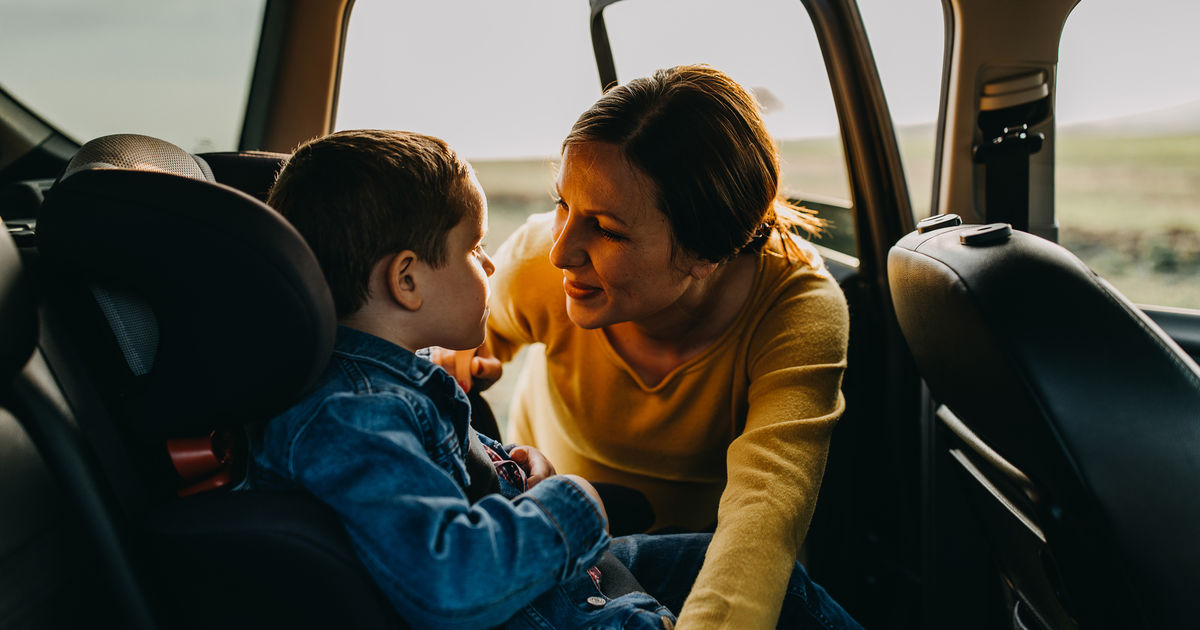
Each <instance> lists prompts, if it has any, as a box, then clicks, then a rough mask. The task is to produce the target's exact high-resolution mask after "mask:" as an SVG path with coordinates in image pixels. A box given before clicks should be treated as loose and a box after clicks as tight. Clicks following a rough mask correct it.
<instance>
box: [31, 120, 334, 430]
mask: <svg viewBox="0 0 1200 630" xmlns="http://www.w3.org/2000/svg"><path fill="white" fill-rule="evenodd" d="M210 180H211V173H210V172H208V169H207V166H206V165H205V164H204V162H203V161H202V160H197V159H196V158H194V157H193V156H190V155H189V154H188V153H186V152H185V151H183V150H182V149H180V148H178V147H175V146H174V145H171V144H169V143H166V142H163V141H161V140H157V139H154V138H148V137H146V136H132V135H121V136H108V137H104V138H99V139H97V140H93V141H92V142H89V143H87V144H86V145H84V147H83V148H81V149H80V151H79V155H77V156H76V158H75V159H74V160H72V162H71V166H70V167H69V168H68V169H67V172H66V173H65V174H64V176H63V177H62V179H61V180H60V181H59V182H58V183H57V184H55V186H54V187H53V188H52V189H51V190H50V191H49V192H48V193H47V194H46V201H45V204H44V205H43V206H42V209H41V213H40V215H39V217H38V229H37V231H38V247H39V254H40V259H41V261H43V263H44V264H45V267H46V269H47V271H49V272H50V273H53V274H56V275H57V279H58V281H60V282H69V283H75V284H77V285H78V286H79V287H81V288H82V289H83V290H84V291H87V292H90V293H91V294H92V295H93V296H94V297H95V298H96V300H97V302H98V303H99V307H100V311H102V312H103V315H104V317H105V318H106V319H107V322H108V324H109V326H110V328H111V330H112V332H113V336H114V338H115V339H116V342H117V344H118V345H119V346H120V350H121V354H122V355H123V356H124V357H125V360H126V362H127V364H128V365H127V367H128V369H129V370H130V371H131V372H132V373H133V374H135V375H137V376H138V379H139V386H138V387H137V388H136V389H134V391H132V392H131V393H130V394H129V395H128V396H127V397H126V399H125V401H124V405H123V407H124V414H123V415H124V416H125V418H124V421H125V422H126V423H128V424H130V426H131V428H132V429H133V430H135V431H137V432H139V433H140V434H142V435H145V436H149V437H174V436H180V435H192V434H197V433H202V432H205V431H207V430H209V429H211V428H213V427H216V426H231V425H237V424H241V423H246V422H250V421H254V420H257V419H263V418H266V417H270V416H272V415H274V414H276V413H278V412H279V411H282V410H283V409H285V408H286V407H287V406H288V405H290V404H291V403H292V402H294V401H295V400H296V399H297V398H298V397H299V396H300V395H301V394H302V393H303V392H304V391H305V390H306V389H307V388H308V387H309V386H311V384H312V383H313V382H315V380H316V378H317V377H318V376H320V374H321V372H322V371H323V370H324V368H325V365H326V363H327V361H328V359H329V356H330V354H331V352H332V349H333V341H334V335H335V330H336V317H335V314H334V308H333V300H332V297H331V296H330V293H329V288H328V286H327V285H326V283H325V279H324V276H323V275H322V273H321V269H320V267H319V266H318V264H317V261H316V259H315V257H314V256H313V254H312V251H311V250H310V249H309V248H308V246H307V244H306V243H305V242H304V239H303V238H302V237H301V236H300V234H299V233H298V232H297V231H296V230H295V229H294V228H293V227H292V226H291V225H290V224H289V223H288V222H287V221H286V220H285V219H284V218H283V217H282V216H280V215H279V214H278V213H277V212H275V211H274V210H272V209H271V208H269V207H267V206H266V205H265V204H263V203H262V202H260V201H258V200H256V199H254V198H252V197H250V196H248V195H246V194H244V193H242V192H239V191H237V190H235V189H233V188H230V187H228V186H224V185H222V184H218V183H215V182H213V181H210Z"/></svg>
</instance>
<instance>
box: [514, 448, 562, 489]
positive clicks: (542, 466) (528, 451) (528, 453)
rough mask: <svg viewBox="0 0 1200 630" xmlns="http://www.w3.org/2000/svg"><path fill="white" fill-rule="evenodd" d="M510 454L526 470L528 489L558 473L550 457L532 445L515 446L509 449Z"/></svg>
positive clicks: (526, 486) (526, 485)
mask: <svg viewBox="0 0 1200 630" xmlns="http://www.w3.org/2000/svg"><path fill="white" fill-rule="evenodd" d="M508 456H509V458H511V459H512V460H513V461H514V462H516V463H517V465H518V466H520V467H521V469H522V470H524V471H525V489H526V490H529V489H530V488H532V487H534V486H536V485H538V483H540V482H541V481H542V480H544V479H549V478H550V477H553V476H554V475H556V474H557V473H556V472H554V464H551V463H550V459H549V458H547V457H546V456H545V455H544V454H543V453H542V452H541V451H539V450H537V449H536V448H534V447H532V446H514V447H512V448H511V449H509V451H508Z"/></svg>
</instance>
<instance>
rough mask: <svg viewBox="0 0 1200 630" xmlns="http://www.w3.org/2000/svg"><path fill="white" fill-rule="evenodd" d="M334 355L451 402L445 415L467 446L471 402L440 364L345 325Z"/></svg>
mask: <svg viewBox="0 0 1200 630" xmlns="http://www.w3.org/2000/svg"><path fill="white" fill-rule="evenodd" d="M333 354H334V357H335V358H336V357H339V356H340V357H342V358H345V359H349V360H351V361H355V362H360V363H370V364H372V365H375V366H377V367H379V368H382V369H384V370H387V371H388V372H390V373H391V374H393V375H395V377H396V378H397V379H398V380H400V381H402V382H405V383H407V384H408V385H409V386H410V387H413V388H414V389H418V390H422V391H424V392H426V394H427V395H430V396H431V398H433V399H434V400H447V401H451V402H450V409H448V410H447V411H448V412H449V413H448V414H447V415H448V417H449V420H450V422H451V423H452V424H453V425H454V431H455V433H457V434H458V437H459V440H460V442H461V446H462V448H464V449H465V448H466V444H467V440H468V435H467V427H468V425H469V424H470V421H471V403H470V402H468V401H467V395H466V393H465V392H463V390H462V388H460V387H459V386H458V383H456V382H455V380H454V377H452V376H450V374H449V373H448V372H446V371H445V370H444V369H442V368H441V366H439V365H437V364H436V363H434V362H432V361H430V360H429V359H427V358H425V357H423V356H421V355H419V354H416V353H413V352H411V351H409V350H408V349H406V348H403V347H401V346H399V345H396V344H394V343H392V342H390V341H388V340H386V339H383V338H381V337H376V336H375V335H372V334H370V333H366V332H363V331H361V330H358V329H355V328H350V327H348V326H338V328H337V339H336V341H335V344H334V348H333ZM464 452H465V451H464Z"/></svg>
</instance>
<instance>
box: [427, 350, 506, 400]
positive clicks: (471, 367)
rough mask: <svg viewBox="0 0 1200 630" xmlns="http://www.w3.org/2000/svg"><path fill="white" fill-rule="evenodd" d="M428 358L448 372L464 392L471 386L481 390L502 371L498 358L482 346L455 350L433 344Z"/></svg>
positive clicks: (489, 384)
mask: <svg viewBox="0 0 1200 630" xmlns="http://www.w3.org/2000/svg"><path fill="white" fill-rule="evenodd" d="M429 359H430V360H431V361H433V362H434V363H436V364H438V365H440V366H442V368H443V369H445V370H446V371H447V372H449V373H450V375H451V376H453V377H454V380H456V381H458V385H459V387H462V388H463V391H464V392H470V391H471V388H472V387H474V388H475V389H478V390H479V391H483V390H485V389H487V388H489V387H491V386H492V384H493V383H495V382H496V381H498V380H500V375H501V374H503V373H504V367H503V364H501V363H500V359H497V358H496V357H493V356H492V355H491V353H490V352H488V351H487V349H486V348H484V347H483V346H480V347H478V348H475V349H473V350H459V351H457V352H456V351H454V350H447V349H445V348H439V347H437V346H434V347H432V348H430V349H429Z"/></svg>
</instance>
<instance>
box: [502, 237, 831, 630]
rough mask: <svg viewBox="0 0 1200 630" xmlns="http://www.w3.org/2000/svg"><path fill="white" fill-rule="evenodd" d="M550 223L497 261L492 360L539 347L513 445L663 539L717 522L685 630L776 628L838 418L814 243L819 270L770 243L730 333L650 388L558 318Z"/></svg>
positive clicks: (521, 393) (517, 399)
mask: <svg viewBox="0 0 1200 630" xmlns="http://www.w3.org/2000/svg"><path fill="white" fill-rule="evenodd" d="M551 220H552V215H550V214H546V215H535V216H533V217H531V218H530V219H529V221H527V222H526V223H525V225H524V226H522V227H521V228H520V229H519V230H518V231H517V232H516V233H515V234H514V235H513V236H512V237H511V238H509V239H508V241H506V242H505V243H504V245H503V246H502V247H501V248H500V251H499V252H498V253H497V256H496V267H497V271H496V274H495V275H494V276H493V277H492V283H493V295H492V301H491V308H492V312H491V316H490V318H489V320H488V342H487V343H488V345H489V346H490V349H491V351H492V352H493V353H495V355H496V356H497V357H499V358H500V359H501V360H504V361H507V360H509V359H511V358H512V356H513V355H514V354H515V353H516V352H517V350H519V349H520V347H521V346H523V345H526V344H532V343H542V344H544V345H545V348H544V352H542V351H538V349H536V348H535V349H533V351H531V352H530V353H529V354H530V356H529V357H528V358H527V359H526V365H525V368H524V370H523V372H522V374H521V377H520V380H519V381H518V384H517V391H516V394H515V396H514V399H513V403H512V408H511V410H510V416H509V418H510V420H509V427H508V435H507V438H508V439H509V440H510V441H512V442H516V443H523V444H531V445H534V446H536V447H538V448H539V449H541V450H542V451H543V452H544V453H545V454H546V456H547V457H549V458H550V461H551V462H553V463H554V465H555V467H556V468H557V470H558V472H560V473H575V474H578V475H581V476H583V477H585V478H587V479H590V480H594V481H605V482H611V483H619V484H623V485H626V486H630V487H633V488H637V489H639V490H641V491H642V492H643V493H645V494H646V496H647V498H648V499H649V500H650V503H651V504H652V505H653V506H654V509H655V512H656V514H657V517H658V522H657V523H656V526H666V525H681V526H684V527H688V528H693V529H699V528H703V527H706V526H708V525H711V524H712V523H713V521H714V520H716V521H717V523H718V526H717V529H716V532H715V534H714V536H713V540H712V543H711V546H710V547H709V551H708V554H707V556H706V559H705V561H704V567H703V569H702V570H701V572H700V576H699V578H698V579H697V581H696V584H695V586H694V587H693V589H692V593H691V595H690V596H689V597H688V599H687V602H686V604H685V605H684V608H683V611H682V614H681V616H680V619H679V624H680V625H679V627H681V628H689V627H691V628H695V627H704V628H717V627H724V628H738V629H753V628H773V627H775V621H776V619H777V618H778V616H779V610H780V606H781V604H782V601H783V595H784V591H785V589H786V586H787V581H788V578H789V576H790V575H791V570H792V566H793V563H794V562H795V558H796V554H797V551H798V549H799V547H800V544H801V542H802V541H803V540H804V536H805V533H806V532H807V530H808V524H809V521H810V519H811V518H812V513H813V507H814V506H815V503H816V499H817V490H818V488H819V487H820V485H821V476H822V474H823V473H824V470H825V458H826V454H827V452H828V447H829V436H830V432H831V431H832V429H833V426H834V423H836V421H837V419H838V417H839V416H840V415H841V413H842V410H843V408H844V401H843V399H842V394H841V390H840V387H841V379H842V372H843V370H844V369H845V366H846V342H847V336H848V329H849V318H848V315H847V311H846V303H845V299H844V297H843V295H842V292H841V290H840V289H839V287H838V286H837V284H836V283H835V282H834V281H833V279H832V278H831V277H830V276H829V274H828V272H827V271H826V270H825V269H824V267H823V265H822V264H821V263H820V262H819V261H820V257H819V256H818V255H817V254H816V252H815V251H813V248H812V247H811V245H809V244H808V243H806V242H803V241H798V244H800V246H801V247H803V248H806V249H807V250H808V251H809V252H810V253H811V257H812V259H813V260H814V261H817V266H816V267H814V266H809V265H807V264H805V263H803V262H791V261H789V260H788V259H787V258H786V257H785V256H783V255H782V254H781V248H780V244H779V242H778V239H777V238H775V239H772V241H771V242H770V243H769V244H768V246H767V247H766V248H764V251H763V253H762V254H760V256H759V260H758V267H757V270H756V272H755V278H754V286H753V289H752V290H751V293H750V297H749V298H748V300H747V301H746V304H745V305H744V306H743V307H742V309H741V311H740V312H739V313H738V315H737V316H736V319H735V320H734V322H733V324H732V325H730V327H729V329H728V330H727V331H726V332H725V333H724V334H723V335H722V336H721V337H720V338H719V339H718V340H717V341H716V342H715V343H713V344H712V346H711V347H709V348H707V349H706V350H704V351H703V352H702V353H701V354H700V355H698V356H696V357H694V358H692V359H691V360H689V361H687V362H685V363H684V364H683V365H680V366H679V367H678V368H676V369H674V370H673V371H672V372H671V373H670V374H668V375H667V376H666V377H665V378H663V380H662V381H661V382H660V383H658V384H656V385H654V386H653V387H648V386H646V384H645V383H643V382H642V381H641V380H640V379H639V378H638V376H637V375H636V374H635V373H634V371H633V370H631V369H630V368H629V367H628V365H627V364H626V363H625V361H624V360H622V358H621V357H620V356H619V355H618V354H617V353H616V351H615V350H614V349H613V347H612V345H610V343H609V341H608V338H607V336H606V335H605V333H604V332H603V331H602V330H584V329H582V328H579V327H578V326H575V325H574V324H572V323H571V321H570V319H568V318H567V313H566V297H565V295H564V293H563V289H562V272H561V271H559V270H558V269H556V268H554V267H553V266H552V265H551V264H550V262H549V259H548V254H549V251H550V245H551Z"/></svg>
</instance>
